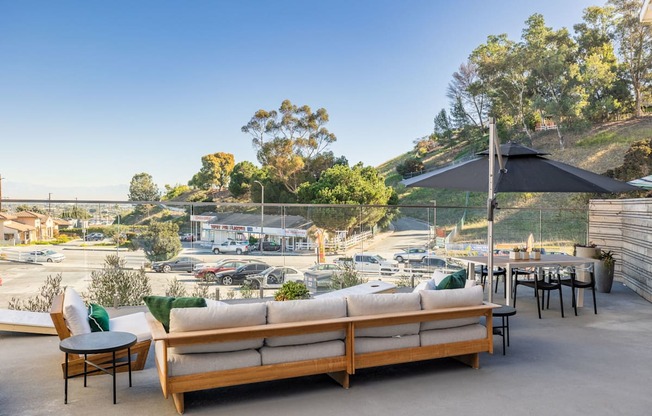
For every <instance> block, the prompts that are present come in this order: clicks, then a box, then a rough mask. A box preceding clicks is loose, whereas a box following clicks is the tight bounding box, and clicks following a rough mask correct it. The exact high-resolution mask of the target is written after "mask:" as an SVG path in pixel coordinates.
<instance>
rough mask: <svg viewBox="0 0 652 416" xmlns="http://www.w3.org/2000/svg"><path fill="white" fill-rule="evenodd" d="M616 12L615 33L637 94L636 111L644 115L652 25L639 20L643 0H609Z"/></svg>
mask: <svg viewBox="0 0 652 416" xmlns="http://www.w3.org/2000/svg"><path fill="white" fill-rule="evenodd" d="M608 4H609V5H611V6H613V7H614V9H615V13H616V23H615V37H616V40H617V42H618V50H619V52H620V56H621V57H622V59H623V64H624V66H625V68H626V71H627V74H628V78H629V82H630V83H631V89H632V93H633V95H634V111H635V114H636V116H637V117H641V116H642V115H643V92H644V91H643V89H644V86H645V83H646V82H647V81H648V78H649V76H650V71H651V69H652V28H650V26H649V25H646V24H643V23H641V22H640V20H639V13H640V11H641V1H640V0H609V2H608Z"/></svg>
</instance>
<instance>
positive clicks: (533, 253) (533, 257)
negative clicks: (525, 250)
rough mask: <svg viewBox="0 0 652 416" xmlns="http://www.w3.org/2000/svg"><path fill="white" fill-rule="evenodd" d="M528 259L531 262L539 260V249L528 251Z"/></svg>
mask: <svg viewBox="0 0 652 416" xmlns="http://www.w3.org/2000/svg"><path fill="white" fill-rule="evenodd" d="M530 259H531V260H540V259H541V249H540V248H532V250H531V251H530Z"/></svg>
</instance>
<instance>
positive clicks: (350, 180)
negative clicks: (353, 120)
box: [297, 163, 393, 232]
mask: <svg viewBox="0 0 652 416" xmlns="http://www.w3.org/2000/svg"><path fill="white" fill-rule="evenodd" d="M297 195H298V197H299V202H301V203H313V204H352V205H386V204H387V203H388V202H389V201H390V198H391V197H392V195H393V191H392V188H391V187H389V186H386V185H385V182H384V180H383V178H382V177H381V176H380V174H379V173H378V171H377V170H376V169H375V168H373V167H371V166H367V167H364V166H363V165H362V164H361V163H358V164H357V165H355V166H353V167H349V166H344V165H336V166H333V167H332V168H330V169H328V170H327V171H325V172H324V173H323V174H322V175H321V177H320V178H319V180H318V181H317V182H314V183H311V184H310V183H304V184H303V185H301V187H300V188H299V190H298V192H297ZM385 215H386V209H384V208H367V209H365V210H364V212H359V211H357V210H348V211H347V210H343V209H337V208H320V209H318V210H316V211H315V212H314V214H313V216H312V220H313V222H314V223H315V225H316V226H317V227H319V228H324V229H326V230H329V231H339V230H346V231H347V232H349V231H351V229H352V228H353V227H355V226H357V225H375V224H376V223H378V221H379V220H380V219H381V218H383V217H384V216H385Z"/></svg>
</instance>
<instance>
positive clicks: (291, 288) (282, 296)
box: [274, 282, 310, 300]
mask: <svg viewBox="0 0 652 416" xmlns="http://www.w3.org/2000/svg"><path fill="white" fill-rule="evenodd" d="M309 297H310V292H309V291H308V288H307V287H306V286H305V285H304V284H303V283H301V282H285V283H283V286H281V288H280V289H279V290H278V291H277V292H276V293H275V294H274V300H296V299H308V298H309Z"/></svg>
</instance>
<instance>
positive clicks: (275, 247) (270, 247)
mask: <svg viewBox="0 0 652 416" xmlns="http://www.w3.org/2000/svg"><path fill="white" fill-rule="evenodd" d="M280 250H281V245H280V244H279V243H277V242H276V241H263V251H280ZM249 251H260V242H258V243H254V244H249Z"/></svg>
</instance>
